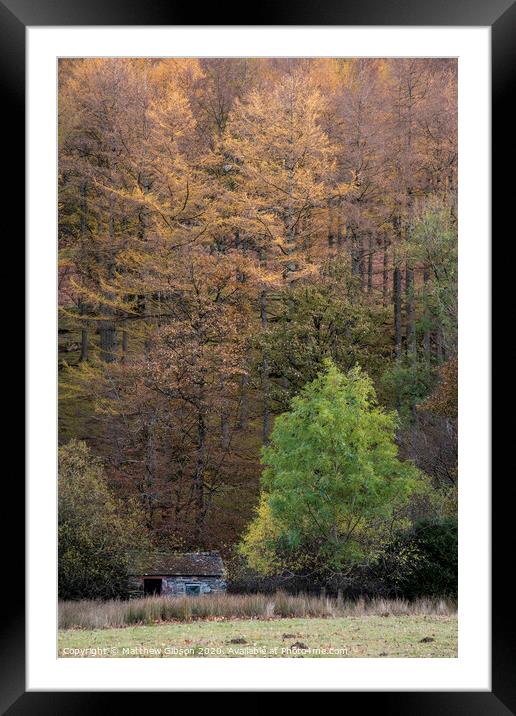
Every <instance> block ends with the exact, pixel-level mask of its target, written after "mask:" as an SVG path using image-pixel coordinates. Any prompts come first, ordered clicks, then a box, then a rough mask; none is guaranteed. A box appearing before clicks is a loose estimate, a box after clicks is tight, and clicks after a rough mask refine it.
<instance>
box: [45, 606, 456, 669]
mask: <svg viewBox="0 0 516 716" xmlns="http://www.w3.org/2000/svg"><path fill="white" fill-rule="evenodd" d="M58 656H60V657H68V658H70V657H72V658H74V657H77V658H87V657H129V658H131V657H133V658H134V657H151V658H152V657H158V658H159V657H184V656H187V657H191V656H193V657H247V656H251V657H261V658H264V657H273V658H274V657H298V658H299V657H340V658H342V657H348V658H354V657H394V658H400V657H434V658H435V657H437V658H439V657H440V658H442V657H456V656H457V617H456V616H433V615H423V616H399V617H394V616H386V617H382V616H358V617H333V618H325V619H319V618H302V619H297V618H293V619H292V618H291V619H270V620H257V619H252V620H248V619H245V620H244V619H242V620H219V621H214V620H203V621H193V622H188V623H185V622H171V623H165V624H156V625H153V626H130V627H122V628H118V629H93V630H85V629H67V630H61V631H60V632H59V640H58Z"/></svg>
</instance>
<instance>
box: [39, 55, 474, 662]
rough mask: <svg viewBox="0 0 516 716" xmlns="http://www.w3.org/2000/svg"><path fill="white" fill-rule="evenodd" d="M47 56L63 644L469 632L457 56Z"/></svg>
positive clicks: (139, 646) (268, 642)
mask: <svg viewBox="0 0 516 716" xmlns="http://www.w3.org/2000/svg"><path fill="white" fill-rule="evenodd" d="M57 80H58V89H57V100H58V101H57V108H56V111H57V124H58V139H57V174H58V176H57V185H58V186H57V198H58V206H57V222H58V227H57V242H58V257H57V266H56V271H57V284H58V295H57V301H56V303H57V314H58V328H57V331H58V336H57V344H58V345H57V351H56V354H57V363H58V365H57V372H58V448H57V449H58V475H57V551H58V574H57V581H58V604H57V605H56V608H57V610H58V634H57V635H56V639H57V657H58V659H81V658H107V659H109V658H181V659H184V658H187V659H188V658H206V657H208V658H262V659H263V658H279V659H285V658H346V659H363V658H375V659H376V658H379V659H392V658H410V657H411V658H416V659H421V658H425V659H442V658H446V659H455V660H456V659H457V657H458V636H457V635H458V608H459V599H458V576H457V575H458V513H459V499H458V492H459V491H458V484H459V479H462V474H461V475H460V476H459V470H458V429H459V421H458V344H459V331H458V324H459V322H458V311H459V301H458V259H459V252H458V228H459V221H458V187H459V174H458V161H459V142H458V128H457V127H458V125H457V115H458V96H457V95H458V91H457V90H458V60H457V58H456V57H410V56H407V57H404V56H403V57H382V56H378V57H354V56H350V57H345V56H342V57H315V56H314V57H285V56H282V57H235V56H233V57H177V56H175V57H122V56H116V57H105V56H102V57H93V56H89V57H82V56H78V57H62V58H60V59H58V60H57ZM461 168H462V165H461ZM461 206H462V205H461ZM468 211H471V208H470V209H468ZM461 222H462V213H461ZM462 246H463V244H462V243H461V251H462ZM461 271H462V264H461ZM461 276H462V273H461ZM462 325H463V324H462V323H461V328H462ZM33 349H34V346H33ZM461 355H462V353H461ZM461 371H462V363H461ZM461 375H462V373H461ZM462 416H463V414H462V412H461V420H462ZM461 465H462V463H461ZM467 477H468V479H471V477H472V476H471V475H468V476H467ZM461 497H462V493H461ZM462 596H463V592H462V591H461V599H462ZM461 603H462V602H461Z"/></svg>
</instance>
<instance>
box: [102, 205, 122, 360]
mask: <svg viewBox="0 0 516 716" xmlns="http://www.w3.org/2000/svg"><path fill="white" fill-rule="evenodd" d="M109 243H110V245H109V250H108V256H109V258H108V266H107V277H108V281H111V280H113V278H114V277H115V260H114V243H115V219H114V215H113V207H112V206H111V210H110V217H109ZM113 298H114V297H113V294H111V293H110V292H109V291H108V293H107V294H106V299H107V301H111V300H112V299H113ZM102 312H103V313H104V314H105V315H106V316H108V317H107V318H106V319H104V320H102V321H101V322H100V326H99V334H100V357H101V360H103V361H104V362H105V363H112V362H113V361H115V360H116V357H117V355H116V354H117V349H118V340H117V333H116V324H115V321H114V319H113V318H110V316H112V315H113V309H112V308H111V306H109V305H106V306H104V307H103V308H102Z"/></svg>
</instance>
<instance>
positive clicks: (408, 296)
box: [405, 263, 416, 360]
mask: <svg viewBox="0 0 516 716" xmlns="http://www.w3.org/2000/svg"><path fill="white" fill-rule="evenodd" d="M405 300H406V303H405V312H406V320H407V353H409V354H410V355H411V357H412V358H413V359H414V360H415V358H416V333H415V327H414V270H413V269H412V268H411V267H410V266H409V264H408V263H407V265H406V267H405Z"/></svg>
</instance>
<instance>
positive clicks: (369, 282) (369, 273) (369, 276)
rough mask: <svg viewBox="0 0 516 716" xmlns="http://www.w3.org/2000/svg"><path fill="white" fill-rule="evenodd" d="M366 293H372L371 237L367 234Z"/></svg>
mask: <svg viewBox="0 0 516 716" xmlns="http://www.w3.org/2000/svg"><path fill="white" fill-rule="evenodd" d="M367 292H368V293H372V292H373V235H372V234H369V247H368V254H367Z"/></svg>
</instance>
